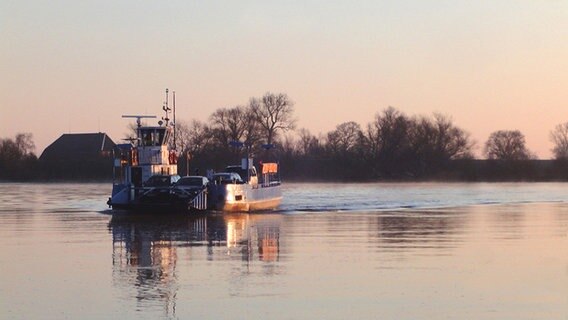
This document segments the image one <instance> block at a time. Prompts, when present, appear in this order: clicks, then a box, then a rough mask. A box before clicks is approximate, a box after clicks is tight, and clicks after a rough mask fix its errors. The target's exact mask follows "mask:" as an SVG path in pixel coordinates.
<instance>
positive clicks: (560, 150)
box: [550, 122, 568, 160]
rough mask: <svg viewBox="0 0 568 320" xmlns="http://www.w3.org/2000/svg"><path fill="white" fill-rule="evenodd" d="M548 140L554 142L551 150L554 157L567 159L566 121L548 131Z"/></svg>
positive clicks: (567, 132)
mask: <svg viewBox="0 0 568 320" xmlns="http://www.w3.org/2000/svg"><path fill="white" fill-rule="evenodd" d="M550 140H551V141H552V142H553V143H554V148H553V149H552V152H553V153H554V158H556V159H559V160H560V159H564V160H566V159H568V122H565V123H562V124H559V125H557V126H556V127H554V130H552V131H551V132H550Z"/></svg>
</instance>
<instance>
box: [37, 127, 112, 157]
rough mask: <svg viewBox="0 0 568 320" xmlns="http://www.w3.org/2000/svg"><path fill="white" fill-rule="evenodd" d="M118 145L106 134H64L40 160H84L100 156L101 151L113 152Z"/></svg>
mask: <svg viewBox="0 0 568 320" xmlns="http://www.w3.org/2000/svg"><path fill="white" fill-rule="evenodd" d="M115 146H116V144H115V143H114V142H113V141H112V139H111V138H110V137H109V136H108V135H106V133H102V132H99V133H69V134H63V135H62V136H61V137H59V138H58V139H57V140H55V141H54V142H53V143H52V144H50V145H49V146H47V148H45V150H43V152H42V154H41V156H40V157H39V158H40V160H51V159H57V160H60V159H67V158H70V157H72V158H77V157H80V158H83V157H92V156H99V155H100V154H101V151H111V150H112V149H113V148H114V147H115Z"/></svg>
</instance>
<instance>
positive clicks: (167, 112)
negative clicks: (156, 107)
mask: <svg viewBox="0 0 568 320" xmlns="http://www.w3.org/2000/svg"><path fill="white" fill-rule="evenodd" d="M168 92H169V90H168V88H166V102H165V105H164V106H163V107H162V109H163V110H164V111H165V112H166V117H165V118H164V117H162V120H164V121H166V127H167V126H168V123H169V122H170V118H169V117H168V114H169V112H170V110H172V109H170V108H169V107H168V100H169V99H168Z"/></svg>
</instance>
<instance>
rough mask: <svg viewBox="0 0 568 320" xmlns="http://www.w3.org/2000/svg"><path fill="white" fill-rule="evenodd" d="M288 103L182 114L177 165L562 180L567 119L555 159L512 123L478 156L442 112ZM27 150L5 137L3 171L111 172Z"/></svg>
mask: <svg viewBox="0 0 568 320" xmlns="http://www.w3.org/2000/svg"><path fill="white" fill-rule="evenodd" d="M293 112H294V104H293V102H292V101H291V100H290V99H289V98H288V96H287V95H286V94H283V93H279V94H273V93H266V94H265V95H264V96H262V97H260V98H251V99H250V101H249V103H248V104H246V105H237V106H233V107H228V108H220V109H218V110H216V111H215V112H214V113H213V114H211V116H210V117H209V119H208V121H207V122H201V121H197V120H192V121H191V122H182V121H178V123H176V124H175V125H176V141H175V148H176V150H177V151H178V153H179V154H180V157H179V163H178V169H179V173H180V174H185V173H186V172H188V171H190V172H191V174H195V172H196V171H198V172H199V173H201V174H204V173H205V170H206V169H215V170H217V171H218V170H222V169H223V168H224V166H225V165H227V164H235V163H240V158H241V157H243V156H245V155H246V154H247V153H248V154H250V155H252V156H253V157H254V158H255V159H256V161H278V162H279V163H280V168H281V175H282V177H283V178H284V179H288V180H293V181H427V180H447V181H565V180H568V173H567V172H568V164H567V163H568V160H567V159H568V123H566V124H561V125H558V126H557V127H556V128H554V130H552V131H551V133H550V137H551V140H552V142H553V143H554V149H553V153H554V157H555V159H554V160H536V157H535V156H534V154H533V153H532V152H531V151H530V150H528V149H527V148H526V143H525V137H524V135H523V134H522V133H521V132H520V131H518V130H498V131H495V132H493V133H492V134H491V135H490V136H489V138H488V139H487V141H486V142H485V144H484V145H483V154H484V155H485V156H486V159H484V160H478V159H474V155H473V150H474V148H475V145H476V143H475V142H474V141H473V140H472V139H471V137H470V135H469V134H468V133H467V132H466V131H465V130H463V129H461V128H459V127H458V126H456V125H455V124H454V123H453V122H452V120H451V118H449V117H447V116H445V115H441V114H434V115H432V116H430V117H428V116H407V115H405V114H404V113H402V112H400V111H399V110H397V109H395V108H393V107H389V108H387V109H385V110H383V111H381V112H378V113H377V114H376V115H375V117H374V118H373V119H372V120H371V121H370V122H369V123H368V124H366V126H361V125H360V124H358V123H356V122H353V121H347V122H344V123H341V124H339V125H337V126H336V128H335V129H334V130H332V131H330V132H328V133H326V134H319V135H317V136H316V135H313V134H312V133H310V131H309V130H307V129H297V128H296V119H295V118H294V115H293ZM292 132H294V133H295V134H294V135H292V134H291V133H292ZM172 147H174V146H173V145H172ZM32 151H33V141H31V135H29V134H21V135H18V136H16V139H15V140H12V139H3V140H2V141H1V145H0V179H4V180H6V179H9V180H25V179H45V178H47V179H52V178H53V176H54V175H53V173H56V174H61V178H62V179H67V178H69V179H87V178H89V177H92V176H94V177H95V178H97V177H98V178H101V179H108V178H110V177H111V176H112V165H111V162H110V161H109V162H108V163H109V167H108V170H105V168H104V166H98V167H97V166H95V165H92V167H93V170H90V171H89V170H87V172H85V170H75V171H74V169H73V168H72V167H70V168H67V170H64V171H65V172H61V173H60V172H53V170H51V169H50V168H49V167H45V165H42V164H41V162H40V161H38V159H37V157H36V156H35V155H34V154H33V152H32ZM14 159H20V160H21V161H16V162H14ZM188 160H189V161H188ZM188 164H189V170H188V167H187V166H188ZM77 165H79V164H77ZM103 170H105V171H104V172H103ZM46 172H50V173H51V174H46ZM72 172H81V173H87V174H88V175H89V177H84V176H83V177H81V176H80V175H77V174H75V175H72V174H71V173H72ZM55 177H60V176H57V175H56V176H55Z"/></svg>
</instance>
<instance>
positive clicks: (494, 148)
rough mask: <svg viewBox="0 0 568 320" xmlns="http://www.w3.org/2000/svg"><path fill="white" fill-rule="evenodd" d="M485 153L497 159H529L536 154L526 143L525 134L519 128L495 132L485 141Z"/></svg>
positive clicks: (488, 156) (489, 157)
mask: <svg viewBox="0 0 568 320" xmlns="http://www.w3.org/2000/svg"><path fill="white" fill-rule="evenodd" d="M485 155H486V156H487V158H488V159H495V160H528V159H532V158H534V157H535V156H534V155H533V154H532V152H530V151H529V150H528V149H527V147H526V143H525V136H524V135H523V134H522V133H521V132H520V131H519V130H499V131H495V132H493V133H492V134H491V135H490V136H489V139H487V142H485Z"/></svg>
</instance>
